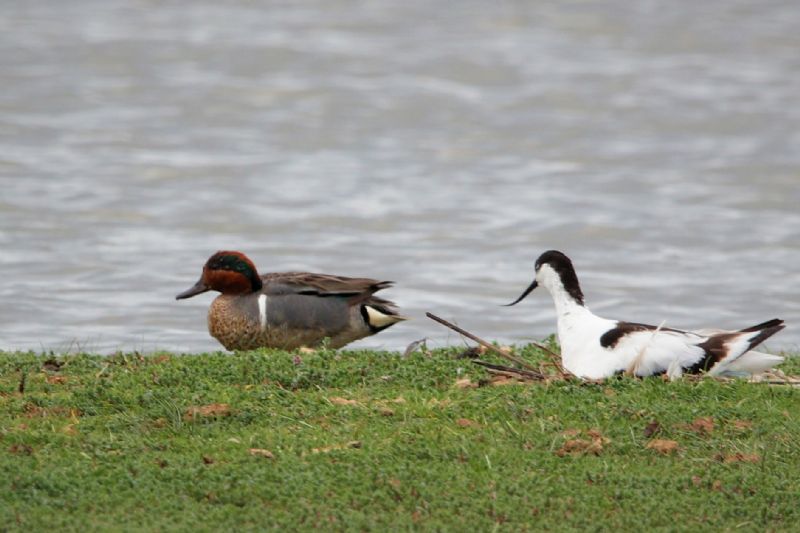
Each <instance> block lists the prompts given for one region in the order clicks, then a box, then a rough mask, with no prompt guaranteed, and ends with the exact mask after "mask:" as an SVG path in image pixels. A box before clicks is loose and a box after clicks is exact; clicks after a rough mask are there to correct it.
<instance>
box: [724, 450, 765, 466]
mask: <svg viewBox="0 0 800 533" xmlns="http://www.w3.org/2000/svg"><path fill="white" fill-rule="evenodd" d="M715 459H716V460H717V461H722V462H723V463H758V462H759V461H761V456H760V455H758V454H757V453H741V452H736V453H726V454H721V453H720V454H717V455H716V456H715Z"/></svg>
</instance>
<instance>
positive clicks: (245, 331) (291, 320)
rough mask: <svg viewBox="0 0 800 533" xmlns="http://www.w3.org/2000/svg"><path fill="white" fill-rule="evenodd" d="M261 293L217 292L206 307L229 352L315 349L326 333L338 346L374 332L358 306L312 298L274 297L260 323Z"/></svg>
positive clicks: (213, 332)
mask: <svg viewBox="0 0 800 533" xmlns="http://www.w3.org/2000/svg"><path fill="white" fill-rule="evenodd" d="M259 296H261V295H259V294H254V295H249V296H244V297H242V296H226V295H220V296H218V297H217V298H216V299H215V300H214V301H213V302H212V304H211V307H210V308H209V310H208V331H209V333H210V334H211V336H212V337H214V338H215V339H217V340H218V341H219V342H220V343H221V344H222V345H223V346H224V347H225V348H226V349H228V350H253V349H256V348H262V347H269V348H278V349H283V350H293V349H296V348H299V347H301V346H307V347H312V348H313V347H316V346H318V345H319V344H320V343H321V342H322V341H323V340H324V339H325V338H326V337H327V338H330V344H329V345H330V346H331V347H332V348H339V347H341V346H344V345H345V344H347V343H349V342H352V341H354V340H357V339H360V338H362V337H366V336H367V335H370V333H371V332H370V330H369V327H368V326H367V325H366V324H365V323H364V320H363V318H362V317H361V314H360V311H359V309H358V307H357V306H348V305H346V304H345V303H344V302H343V301H342V302H335V301H334V300H333V299H330V300H328V299H325V300H327V301H322V302H319V301H317V300H318V299H317V298H314V297H310V296H299V295H292V296H270V297H269V299H268V300H269V301H268V302H265V304H266V305H265V308H266V321H265V324H264V326H263V327H262V324H261V319H260V310H259V305H258V297H259Z"/></svg>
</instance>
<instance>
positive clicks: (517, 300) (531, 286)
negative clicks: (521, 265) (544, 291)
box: [505, 280, 539, 307]
mask: <svg viewBox="0 0 800 533" xmlns="http://www.w3.org/2000/svg"><path fill="white" fill-rule="evenodd" d="M538 286H539V284H538V283H536V280H533V283H531V284H530V285H529V286H528V288H527V289H525V292H523V293H522V296H520V297H519V298H517V299H516V300H514V301H513V302H511V303H510V304H505V307H510V306H512V305H516V304H518V303H520V302H521V301H522V300H524V299H525V297H526V296H527V295H529V294H530V293H531V291H532V290H533V289H535V288H536V287H538Z"/></svg>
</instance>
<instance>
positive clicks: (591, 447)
mask: <svg viewBox="0 0 800 533" xmlns="http://www.w3.org/2000/svg"><path fill="white" fill-rule="evenodd" d="M602 451H603V441H602V439H592V440H587V439H571V440H568V441H566V442H565V443H564V444H563V445H562V446H561V448H559V449H558V450H556V455H557V456H559V457H564V456H565V455H587V454H592V455H600V453H601V452H602Z"/></svg>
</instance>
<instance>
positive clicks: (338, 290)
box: [262, 272, 406, 332]
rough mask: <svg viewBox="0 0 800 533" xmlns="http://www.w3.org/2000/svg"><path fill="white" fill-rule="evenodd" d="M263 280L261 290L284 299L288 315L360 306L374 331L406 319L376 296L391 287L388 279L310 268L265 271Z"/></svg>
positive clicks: (367, 322)
mask: <svg viewBox="0 0 800 533" xmlns="http://www.w3.org/2000/svg"><path fill="white" fill-rule="evenodd" d="M262 281H263V288H262V293H263V294H266V295H267V296H269V297H278V298H277V300H279V301H283V302H284V304H283V305H284V306H285V307H286V308H287V315H291V316H306V315H309V314H313V315H315V316H321V315H322V314H323V311H322V309H323V308H325V309H326V310H328V311H325V313H329V314H337V316H345V313H344V310H346V309H352V308H354V307H355V308H358V309H360V312H361V316H362V317H363V320H364V322H365V323H366V324H367V325H368V326H369V328H370V329H371V330H372V331H373V332H378V331H380V330H382V329H385V328H387V327H389V326H391V325H392V324H395V323H397V322H400V321H402V320H406V317H404V316H402V315H400V312H399V310H398V309H397V306H396V305H395V304H394V302H391V301H389V300H386V299H384V298H379V297H378V296H375V293H376V292H377V291H379V290H382V289H386V288H389V287H391V286H392V283H393V282H391V281H379V280H375V279H371V278H348V277H345V276H334V275H330V274H314V273H310V272H280V273H272V274H265V275H264V276H262ZM298 296H304V297H311V298H297V297H298ZM330 322H331V323H333V322H334V320H333V319H331V320H330Z"/></svg>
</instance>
